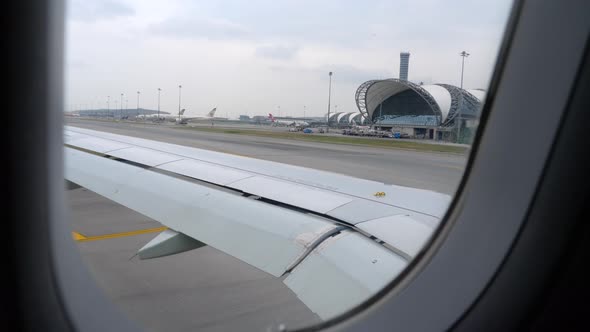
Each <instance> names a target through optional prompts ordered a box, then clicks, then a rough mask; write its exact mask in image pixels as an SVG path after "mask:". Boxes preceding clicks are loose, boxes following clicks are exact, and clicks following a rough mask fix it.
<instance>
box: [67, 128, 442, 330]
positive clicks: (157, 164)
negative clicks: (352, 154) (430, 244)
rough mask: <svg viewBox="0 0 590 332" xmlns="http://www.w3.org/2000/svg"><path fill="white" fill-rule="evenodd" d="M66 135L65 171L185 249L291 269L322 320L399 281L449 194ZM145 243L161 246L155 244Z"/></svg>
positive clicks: (107, 137)
mask: <svg viewBox="0 0 590 332" xmlns="http://www.w3.org/2000/svg"><path fill="white" fill-rule="evenodd" d="M65 145H66V147H65V156H66V179H67V180H69V181H71V182H74V183H76V184H78V185H80V186H83V187H86V188H88V189H90V190H92V191H94V192H96V193H98V194H100V195H102V196H104V197H107V198H109V199H111V200H113V201H115V202H117V203H119V204H122V205H125V206H127V207H129V208H131V209H133V210H135V211H137V212H139V213H142V214H144V215H146V216H148V217H150V218H152V219H154V220H157V221H159V222H161V223H162V224H164V225H166V226H167V227H169V228H170V229H171V230H173V231H171V232H174V234H173V233H170V234H167V235H163V236H161V238H163V239H166V240H168V241H169V242H170V240H169V239H181V240H182V242H181V244H180V245H178V248H186V249H192V248H196V247H198V246H199V245H200V243H204V244H207V245H211V246H213V247H215V248H217V249H219V250H221V251H223V252H225V253H227V254H229V255H232V256H234V257H236V258H238V259H240V260H242V261H244V262H246V263H248V264H251V265H253V266H255V267H257V268H259V269H261V270H263V271H265V272H267V273H270V274H272V275H274V276H276V277H283V281H284V283H285V284H286V285H287V286H288V287H289V288H291V289H292V290H293V291H294V292H295V294H297V296H298V297H299V298H300V299H301V300H302V301H303V302H304V303H305V304H306V305H307V306H308V307H309V308H310V309H311V310H312V311H314V312H316V313H317V314H318V315H319V316H320V317H322V318H323V319H327V318H330V317H332V316H333V315H336V314H340V313H342V312H344V311H345V310H347V309H350V308H352V307H354V306H355V305H358V304H359V303H361V302H362V301H363V300H365V299H367V298H369V297H370V296H371V295H373V294H375V293H376V292H377V291H378V290H379V289H381V288H382V287H384V286H385V285H387V284H388V283H389V282H391V280H392V279H393V278H394V277H395V276H397V275H398V274H399V273H400V272H401V271H402V270H403V268H404V267H405V266H406V265H407V264H408V262H409V260H410V259H411V258H412V257H414V256H415V255H416V254H417V253H418V252H419V251H420V249H421V247H422V245H423V244H424V242H425V241H427V240H428V238H429V236H430V234H431V233H432V230H433V228H434V227H435V226H436V224H437V223H438V220H439V219H440V217H441V216H442V214H443V213H444V209H446V206H447V204H448V202H449V197H448V196H446V195H442V194H437V193H433V192H429V191H424V190H418V189H411V188H404V187H399V186H390V185H384V184H381V183H376V182H372V181H367V180H361V179H356V178H353V177H348V176H343V175H339V174H334V173H329V172H322V171H317V170H312V169H306V168H302V167H296V166H290V165H284V164H280V163H274V162H269V161H263V160H257V159H252V158H246V157H239V156H233V155H228V154H223V153H218V152H212V151H207V150H201V149H194V148H188V147H183V146H178V145H173V144H167V143H161V142H156V141H150V140H144V139H139V138H134V137H128V136H121V135H115V134H109V133H104V132H98V131H92V130H87V129H80V128H73V127H68V128H66V131H65ZM320 179H321V180H322V181H320ZM324 179H325V181H324ZM377 192H379V193H385V196H384V197H382V198H383V199H380V198H379V197H376V196H373V194H374V193H377ZM396 198H397V199H396ZM414 200H417V201H416V202H415V201H414ZM422 203H423V204H422ZM176 233H178V234H176ZM184 235H185V236H186V237H190V238H192V239H195V240H197V241H195V243H191V241H190V240H188V239H187V238H186V237H184ZM155 240H156V239H155ZM156 242H157V241H156ZM146 247H147V248H151V249H150V250H152V252H153V250H154V248H157V243H156V244H154V243H151V245H146ZM160 247H165V248H168V249H166V250H170V249H169V248H176V247H177V246H176V245H172V246H170V243H167V245H166V246H164V245H160ZM183 250H185V249H183ZM170 252H175V249H172V251H170ZM144 254H145V253H144ZM150 255H153V256H161V254H153V253H150ZM145 256H149V255H148V254H145Z"/></svg>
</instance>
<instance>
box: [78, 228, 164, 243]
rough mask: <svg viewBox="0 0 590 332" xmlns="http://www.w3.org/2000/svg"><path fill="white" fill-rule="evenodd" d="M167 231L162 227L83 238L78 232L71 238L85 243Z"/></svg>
mask: <svg viewBox="0 0 590 332" xmlns="http://www.w3.org/2000/svg"><path fill="white" fill-rule="evenodd" d="M167 229H168V227H165V226H164V227H157V228H147V229H139V230H136V231H130V232H121V233H114V234H105V235H96V236H85V235H83V234H80V233H78V232H72V238H74V240H75V241H78V242H87V241H96V240H106V239H114V238H118V237H125V236H133V235H138V234H146V233H156V232H163V231H165V230H167Z"/></svg>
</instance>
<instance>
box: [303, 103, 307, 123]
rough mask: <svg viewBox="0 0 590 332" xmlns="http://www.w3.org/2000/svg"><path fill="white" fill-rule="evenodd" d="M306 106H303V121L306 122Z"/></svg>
mask: <svg viewBox="0 0 590 332" xmlns="http://www.w3.org/2000/svg"><path fill="white" fill-rule="evenodd" d="M305 107H306V106H305V105H303V120H304V121H305Z"/></svg>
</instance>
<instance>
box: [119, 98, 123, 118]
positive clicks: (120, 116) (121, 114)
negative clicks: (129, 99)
mask: <svg viewBox="0 0 590 332" xmlns="http://www.w3.org/2000/svg"><path fill="white" fill-rule="evenodd" d="M119 118H123V94H121V112H119Z"/></svg>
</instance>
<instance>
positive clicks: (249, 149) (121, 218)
mask: <svg viewBox="0 0 590 332" xmlns="http://www.w3.org/2000/svg"><path fill="white" fill-rule="evenodd" d="M67 124H68V125H72V126H78V127H82V128H88V129H93V130H101V131H108V132H112V133H116V134H122V135H129V136H135V137H141V138H146V139H152V140H158V141H164V142H168V143H174V144H180V145H186V146H192V147H197V148H203V149H209V150H215V151H220V152H226V153H233V154H238V155H242V156H248V157H253V158H259V159H266V160H272V161H277V162H282V163H288V164H293V165H298V166H304V167H310V168H316V169H322V170H327V171H331V172H336V173H342V174H347V175H351V176H356V177H361V178H366V179H370V180H375V181H380V182H384V183H389V184H398V185H404V186H411V187H417V188H422V189H430V190H434V191H438V192H442V193H447V194H452V193H453V192H454V191H455V188H456V186H457V184H458V182H459V180H460V178H461V175H462V172H463V166H464V163H465V161H466V157H465V156H461V155H452V154H441V153H425V152H414V151H406V150H393V149H381V148H372V147H361V146H351V145H335V144H325V143H312V142H303V141H293V140H284V139H269V138H262V137H253V136H244V135H232V134H220V133H208V132H200V131H196V130H190V129H177V128H175V127H174V126H168V125H149V124H136V123H127V122H118V123H115V122H102V121H86V120H82V119H69V120H68V121H67ZM67 198H68V201H69V204H70V207H71V220H72V231H74V232H77V233H78V234H79V235H80V236H83V237H86V238H88V239H91V240H82V241H79V242H77V243H78V247H79V248H80V252H81V255H82V257H83V260H84V262H85V264H86V266H87V267H88V269H89V270H90V271H91V272H92V274H93V275H94V277H95V278H96V281H97V282H98V283H99V284H100V285H101V287H102V288H103V289H104V290H105V292H106V294H107V295H108V297H109V298H110V299H111V300H112V301H113V303H115V304H116V305H117V306H118V307H119V308H120V310H121V311H122V312H124V313H125V314H126V315H128V316H129V317H130V319H132V320H134V321H136V322H137V323H138V324H139V325H140V326H142V327H144V328H146V329H147V330H150V331H194V330H203V331H227V330H240V331H246V330H253V331H267V330H269V329H271V330H277V328H278V326H279V325H280V324H284V325H285V326H286V327H287V328H289V329H293V328H297V327H304V326H309V325H311V324H313V323H315V322H318V321H319V318H318V317H317V316H316V315H315V314H314V313H312V312H311V311H310V310H309V309H308V308H307V307H306V306H305V305H304V304H303V303H301V302H300V301H299V299H298V298H297V296H296V295H295V294H294V293H293V292H292V291H291V290H290V289H289V288H287V287H286V286H285V285H284V284H283V283H282V281H281V280H279V279H277V278H274V277H272V276H270V275H268V274H266V273H264V272H261V271H259V270H258V269H256V268H254V267H251V266H249V265H248V264H245V263H242V262H241V261H239V260H237V259H235V258H233V257H231V256H228V255H226V254H224V253H222V252H220V251H218V250H216V249H214V248H211V247H209V246H206V247H203V248H199V249H196V250H192V251H189V252H185V253H181V254H177V255H172V256H168V257H163V258H157V259H152V260H139V259H137V258H136V257H134V254H135V253H136V251H137V250H138V249H139V248H141V247H142V246H143V245H144V244H145V243H147V242H148V241H149V240H150V239H152V238H153V237H154V236H156V234H157V228H158V227H161V224H159V223H157V222H156V221H153V220H151V219H149V218H147V217H145V216H143V215H141V214H138V213H136V212H134V211H132V210H129V209H127V208H125V207H123V206H120V205H117V204H115V203H113V202H111V201H109V200H107V199H104V198H102V197H100V196H98V195H96V194H94V193H92V192H90V191H88V190H86V189H84V188H79V189H74V190H70V191H68V192H67ZM152 230H153V231H152ZM142 231H145V232H143V233H142Z"/></svg>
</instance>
